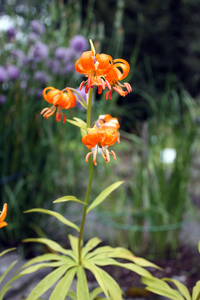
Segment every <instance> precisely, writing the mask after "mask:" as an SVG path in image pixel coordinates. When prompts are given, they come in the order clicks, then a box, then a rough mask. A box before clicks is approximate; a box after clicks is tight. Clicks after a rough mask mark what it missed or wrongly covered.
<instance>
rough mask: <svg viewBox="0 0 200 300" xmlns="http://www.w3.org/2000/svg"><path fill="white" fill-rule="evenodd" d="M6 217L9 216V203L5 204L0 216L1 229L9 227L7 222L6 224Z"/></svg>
mask: <svg viewBox="0 0 200 300" xmlns="http://www.w3.org/2000/svg"><path fill="white" fill-rule="evenodd" d="M6 215H7V203H4V205H3V210H2V212H1V214H0V228H2V227H5V226H7V225H8V224H7V223H6V222H4V220H5V218H6Z"/></svg>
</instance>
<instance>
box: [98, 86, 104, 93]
mask: <svg viewBox="0 0 200 300" xmlns="http://www.w3.org/2000/svg"><path fill="white" fill-rule="evenodd" d="M102 90H103V89H102V86H101V85H99V86H98V94H99V95H100V94H101V93H102Z"/></svg>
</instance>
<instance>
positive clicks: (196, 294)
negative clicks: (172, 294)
mask: <svg viewBox="0 0 200 300" xmlns="http://www.w3.org/2000/svg"><path fill="white" fill-rule="evenodd" d="M199 299H200V281H197V283H196V285H195V286H194V288H193V291H192V300H199Z"/></svg>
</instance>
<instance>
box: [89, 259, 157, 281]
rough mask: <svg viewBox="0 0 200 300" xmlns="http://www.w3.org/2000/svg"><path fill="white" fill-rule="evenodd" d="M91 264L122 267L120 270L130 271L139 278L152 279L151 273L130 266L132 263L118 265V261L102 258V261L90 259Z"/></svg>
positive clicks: (133, 265)
mask: <svg viewBox="0 0 200 300" xmlns="http://www.w3.org/2000/svg"><path fill="white" fill-rule="evenodd" d="M91 262H93V263H94V264H96V265H99V266H108V265H113V266H118V267H122V268H125V269H128V270H131V271H133V272H135V273H137V274H139V275H140V276H145V277H149V278H152V275H151V273H149V272H148V271H147V270H145V269H144V268H142V267H140V266H137V265H135V264H132V263H119V262H118V261H116V260H114V259H112V258H104V259H96V258H91Z"/></svg>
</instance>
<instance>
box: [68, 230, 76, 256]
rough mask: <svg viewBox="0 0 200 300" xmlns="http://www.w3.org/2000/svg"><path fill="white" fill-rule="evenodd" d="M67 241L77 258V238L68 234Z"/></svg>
mask: <svg viewBox="0 0 200 300" xmlns="http://www.w3.org/2000/svg"><path fill="white" fill-rule="evenodd" d="M69 241H70V245H71V248H72V251H73V252H74V255H75V257H76V258H77V259H78V238H77V237H75V236H73V235H71V234H69Z"/></svg>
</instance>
